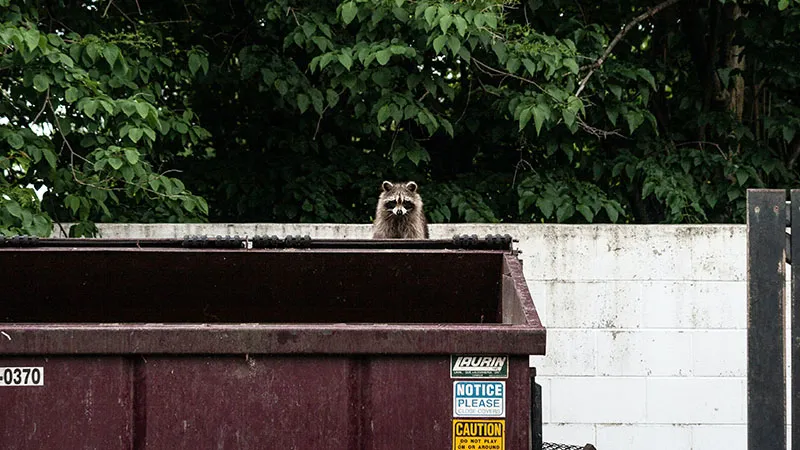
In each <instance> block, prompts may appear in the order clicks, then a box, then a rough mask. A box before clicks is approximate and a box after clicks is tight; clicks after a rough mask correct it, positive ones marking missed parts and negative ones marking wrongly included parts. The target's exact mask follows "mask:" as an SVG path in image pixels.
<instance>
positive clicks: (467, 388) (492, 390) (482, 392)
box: [453, 381, 506, 417]
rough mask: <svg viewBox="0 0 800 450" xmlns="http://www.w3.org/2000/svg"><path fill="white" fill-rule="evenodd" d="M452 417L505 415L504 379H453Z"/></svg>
mask: <svg viewBox="0 0 800 450" xmlns="http://www.w3.org/2000/svg"><path fill="white" fill-rule="evenodd" d="M453 416H454V417H505V416H506V382H505V381H454V382H453Z"/></svg>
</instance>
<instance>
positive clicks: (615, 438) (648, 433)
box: [596, 424, 727, 450]
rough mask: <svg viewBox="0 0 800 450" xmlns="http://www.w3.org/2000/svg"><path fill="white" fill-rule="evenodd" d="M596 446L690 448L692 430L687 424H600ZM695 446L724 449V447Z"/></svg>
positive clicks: (651, 449)
mask: <svg viewBox="0 0 800 450" xmlns="http://www.w3.org/2000/svg"><path fill="white" fill-rule="evenodd" d="M596 447H597V448H598V449H631V450H633V449H637V450H638V449H647V450H690V449H692V448H693V447H692V430H691V428H690V427H689V426H687V425H649V424H640V425H598V426H597V445H596ZM694 448H697V449H702V450H710V449H720V450H722V447H694ZM726 450H727V449H726Z"/></svg>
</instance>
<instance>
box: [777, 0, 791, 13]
mask: <svg viewBox="0 0 800 450" xmlns="http://www.w3.org/2000/svg"><path fill="white" fill-rule="evenodd" d="M788 7H789V0H778V10H779V11H783V10H784V9H786V8H788Z"/></svg>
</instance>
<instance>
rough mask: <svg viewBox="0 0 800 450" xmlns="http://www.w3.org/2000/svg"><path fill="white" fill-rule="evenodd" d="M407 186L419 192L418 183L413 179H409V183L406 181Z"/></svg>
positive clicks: (412, 190) (410, 189)
mask: <svg viewBox="0 0 800 450" xmlns="http://www.w3.org/2000/svg"><path fill="white" fill-rule="evenodd" d="M406 187H407V188H408V190H409V191H411V192H417V183H414V182H413V181H409V182H408V183H406Z"/></svg>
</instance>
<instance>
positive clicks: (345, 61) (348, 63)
mask: <svg viewBox="0 0 800 450" xmlns="http://www.w3.org/2000/svg"><path fill="white" fill-rule="evenodd" d="M338 59H339V63H340V64H341V65H342V66H344V68H345V69H347V70H350V68H351V67H353V58H352V57H350V55H348V54H347V53H344V52H342V53H340V54H339V55H338Z"/></svg>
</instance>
